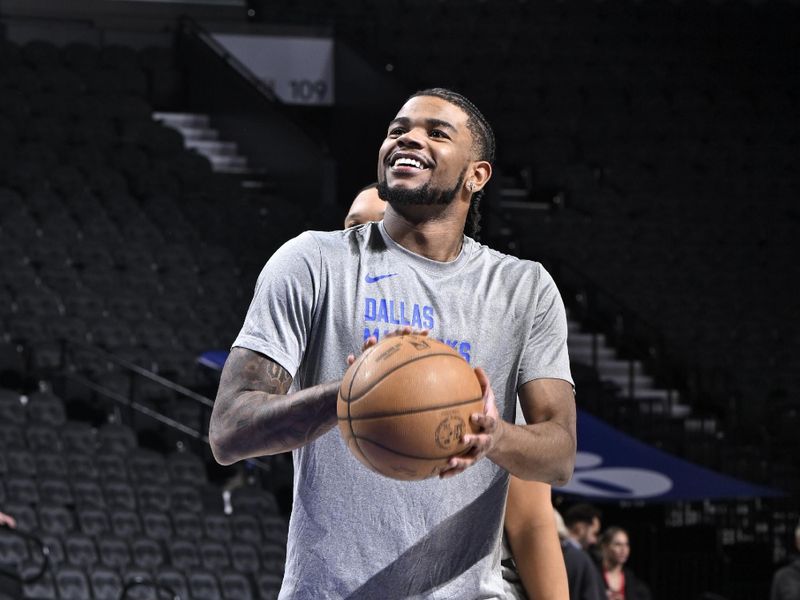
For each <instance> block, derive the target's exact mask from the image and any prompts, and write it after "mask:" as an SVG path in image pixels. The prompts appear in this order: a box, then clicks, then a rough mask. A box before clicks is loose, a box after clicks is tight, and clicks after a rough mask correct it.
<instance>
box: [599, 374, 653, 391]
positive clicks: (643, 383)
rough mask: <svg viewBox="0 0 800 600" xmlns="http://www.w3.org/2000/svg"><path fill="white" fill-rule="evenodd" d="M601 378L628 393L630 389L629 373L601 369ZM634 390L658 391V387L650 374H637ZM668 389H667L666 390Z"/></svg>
mask: <svg viewBox="0 0 800 600" xmlns="http://www.w3.org/2000/svg"><path fill="white" fill-rule="evenodd" d="M598 372H599V374H600V379H603V380H605V381H610V382H612V383H614V384H616V385H617V386H619V388H620V389H621V390H622V391H623V392H625V393H627V391H628V375H627V373H626V374H624V375H619V374H614V373H603V372H602V371H599V370H598ZM633 390H634V393H635V392H637V391H648V392H649V391H656V390H657V388H655V387H653V378H652V377H650V376H649V375H635V376H634V378H633ZM665 391H666V390H665Z"/></svg>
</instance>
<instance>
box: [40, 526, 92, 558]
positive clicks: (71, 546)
mask: <svg viewBox="0 0 800 600" xmlns="http://www.w3.org/2000/svg"><path fill="white" fill-rule="evenodd" d="M51 533H56V534H58V535H61V536H62V538H63V540H64V552H65V555H66V559H67V563H68V564H70V565H72V566H75V567H90V566H92V565H96V564H99V557H98V552H97V546H96V545H95V543H94V541H93V540H92V538H90V537H89V536H87V535H84V534H82V533H74V532H73V533H68V532H65V531H63V530H62V531H56V530H55V529H53V530H51Z"/></svg>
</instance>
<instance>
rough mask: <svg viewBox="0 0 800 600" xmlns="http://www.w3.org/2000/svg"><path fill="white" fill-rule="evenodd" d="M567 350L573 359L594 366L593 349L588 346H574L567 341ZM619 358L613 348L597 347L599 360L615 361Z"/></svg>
mask: <svg viewBox="0 0 800 600" xmlns="http://www.w3.org/2000/svg"><path fill="white" fill-rule="evenodd" d="M567 350H569V355H570V357H571V358H575V359H578V360H580V361H581V362H584V363H588V364H592V348H591V346H590V347H586V346H573V345H572V344H570V343H569V341H567ZM616 358H617V355H616V353H615V352H614V350H612V349H611V348H606V347H605V346H598V347H597V360H598V362H599V361H600V360H614V359H616Z"/></svg>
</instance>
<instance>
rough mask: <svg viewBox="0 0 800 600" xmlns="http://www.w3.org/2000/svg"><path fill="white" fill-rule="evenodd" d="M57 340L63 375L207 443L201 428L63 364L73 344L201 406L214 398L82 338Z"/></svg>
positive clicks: (264, 465) (259, 461)
mask: <svg viewBox="0 0 800 600" xmlns="http://www.w3.org/2000/svg"><path fill="white" fill-rule="evenodd" d="M59 341H60V343H61V376H62V377H65V378H67V379H69V380H71V381H74V382H76V383H79V384H81V385H83V386H85V387H87V388H89V389H90V390H92V391H95V392H97V393H99V394H101V395H103V396H105V397H107V398H109V399H111V400H113V401H114V402H116V403H117V404H120V405H122V406H126V407H128V408H130V409H132V410H135V411H137V412H139V413H142V414H144V415H146V416H148V417H150V418H152V419H154V420H156V421H158V422H159V423H161V424H163V425H166V426H167V427H171V428H173V429H176V430H178V431H180V432H181V433H183V434H185V435H188V436H189V437H192V438H194V439H196V440H198V441H200V442H202V443H204V444H206V445H208V444H209V439H208V436H207V435H206V434H205V433H203V432H202V431H197V430H196V429H193V428H191V427H189V426H187V425H184V424H183V423H181V422H180V421H176V420H175V419H173V418H171V417H168V416H167V415H165V414H162V413H160V412H159V411H157V410H153V409H152V408H150V407H149V406H147V405H145V404H142V403H141V402H137V401H136V399H135V398H128V397H127V396H125V395H123V394H120V393H118V392H115V391H114V390H111V389H108V388H106V387H104V386H102V385H100V384H98V383H96V382H94V381H92V380H91V379H89V378H87V377H84V376H82V375H80V374H77V373H71V372H69V371H68V369H67V368H66V365H67V354H68V352H69V348H70V347H71V346H74V347H76V348H79V349H81V350H86V351H88V352H91V353H93V354H95V355H97V356H101V357H103V358H104V359H105V360H108V361H111V362H113V363H116V364H117V365H119V366H121V367H123V368H125V369H127V370H128V371H129V372H130V373H131V374H132V375H138V376H140V377H144V378H145V379H149V380H150V381H153V382H155V383H158V384H159V385H162V386H164V387H166V388H167V389H170V390H172V391H174V392H176V393H177V394H180V395H182V396H184V397H186V398H189V399H190V400H194V401H195V402H198V403H199V404H201V405H203V406H204V407H205V408H208V409H211V408H213V407H214V401H213V400H211V399H210V398H206V397H205V396H203V395H201V394H198V393H197V392H194V391H192V390H190V389H188V388H186V387H184V386H182V385H179V384H177V383H175V382H174V381H170V380H169V379H166V378H164V377H161V376H160V375H157V374H156V373H153V372H152V371H148V370H147V369H144V368H142V367H140V366H139V365H136V364H134V363H132V362H130V361H128V360H125V359H124V358H120V357H119V356H116V355H115V354H112V353H111V352H107V351H106V350H103V349H102V348H98V347H97V346H93V345H91V344H88V343H86V342H84V341H81V340H75V339H69V338H62V339H61V340H59ZM247 462H248V464H252V465H253V466H255V467H256V468H258V469H261V470H262V471H267V472H271V471H272V467H271V466H270V465H269V464H268V463H266V462H264V460H262V459H261V458H258V457H255V458H249V459H247Z"/></svg>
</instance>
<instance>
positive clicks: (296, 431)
mask: <svg viewBox="0 0 800 600" xmlns="http://www.w3.org/2000/svg"><path fill="white" fill-rule="evenodd" d="M338 389H339V384H338V383H336V382H334V383H325V384H320V385H316V386H313V387H310V388H306V389H304V390H300V391H298V392H295V393H292V394H286V395H283V394H269V393H266V392H260V391H247V392H242V393H240V394H238V395H237V396H236V397H234V398H230V399H225V401H224V402H219V400H218V405H219V406H222V405H226V406H227V409H226V410H224V411H222V410H219V411H218V410H217V404H215V407H214V412H213V413H212V416H211V424H210V426H209V434H208V437H209V441H210V443H211V450H212V452H213V453H214V457H215V458H216V459H217V462H219V463H221V464H225V465H227V464H231V463H234V462H236V461H238V460H242V459H244V458H251V457H254V456H263V455H265V454H278V453H280V452H288V451H290V450H294V449H295V448H299V447H300V446H303V445H305V444H307V443H308V442H310V441H312V440H315V439H316V438H318V437H319V436H321V435H322V434H324V433H325V432H327V431H328V430H329V429H331V428H332V427H333V426H334V425H336V395H337V392H338Z"/></svg>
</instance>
